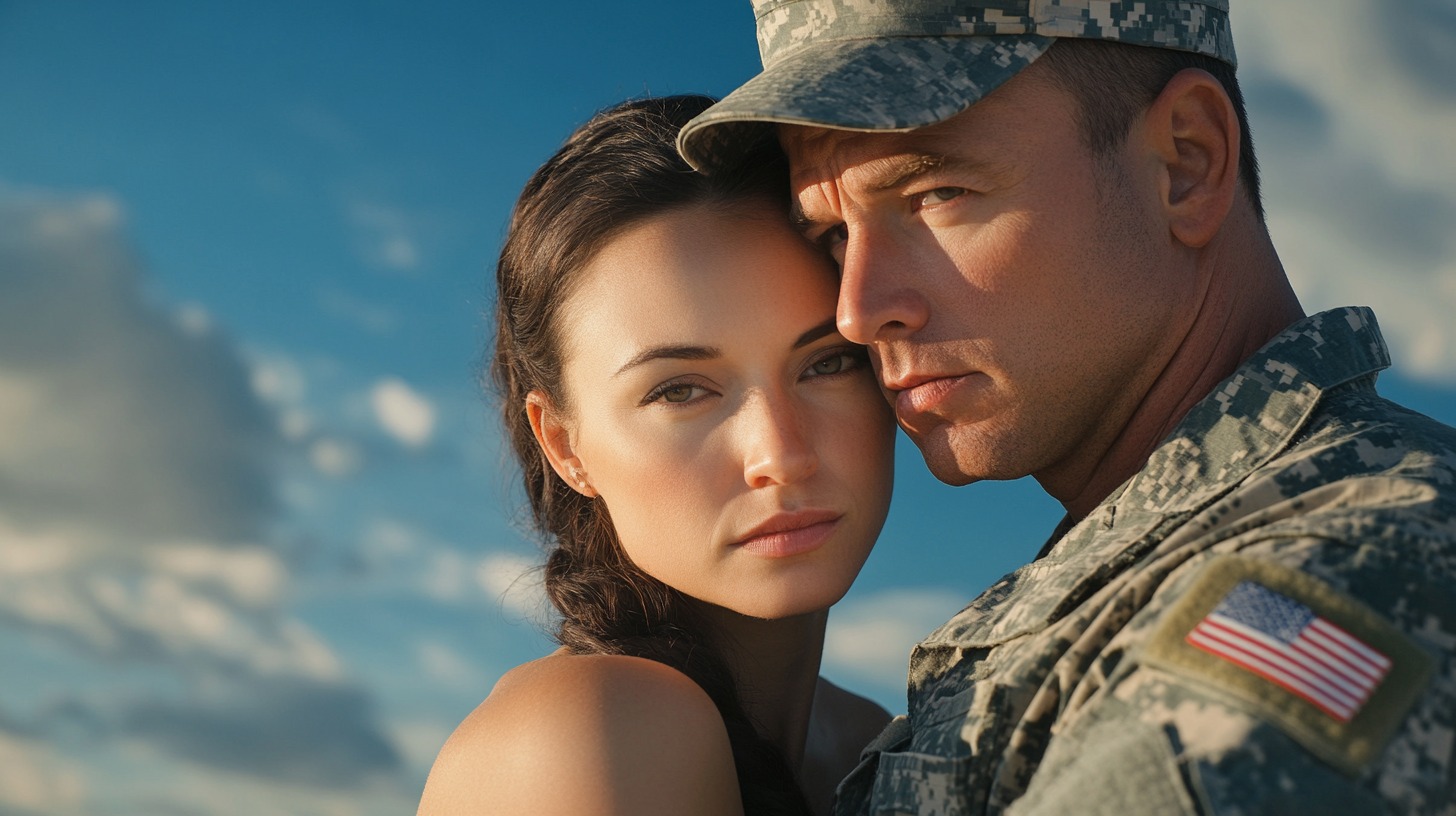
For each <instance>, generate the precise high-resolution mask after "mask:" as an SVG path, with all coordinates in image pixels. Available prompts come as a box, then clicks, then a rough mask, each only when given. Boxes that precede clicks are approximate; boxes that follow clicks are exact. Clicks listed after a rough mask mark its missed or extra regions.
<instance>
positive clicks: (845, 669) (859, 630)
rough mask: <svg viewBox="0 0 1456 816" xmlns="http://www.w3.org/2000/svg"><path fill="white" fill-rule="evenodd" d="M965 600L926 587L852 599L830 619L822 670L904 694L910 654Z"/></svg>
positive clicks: (966, 599)
mask: <svg viewBox="0 0 1456 816" xmlns="http://www.w3.org/2000/svg"><path fill="white" fill-rule="evenodd" d="M969 600H970V599H969V598H967V597H965V596H964V595H962V594H960V593H956V592H952V591H950V590H944V589H936V588H931V587H924V588H913V589H912V588H901V589H888V590H883V591H880V592H876V593H873V594H868V595H864V596H860V597H854V596H851V597H850V598H849V599H847V600H845V601H844V602H842V603H840V604H839V605H838V606H836V607H834V609H833V611H831V612H830V614H829V628H828V631H827V632H826V633H825V637H824V667H825V670H826V671H827V672H831V673H835V674H841V673H842V674H843V675H844V676H846V677H847V678H850V679H852V680H857V681H860V682H864V683H869V684H873V685H875V686H877V687H878V688H880V689H884V690H889V691H900V692H903V691H904V688H905V673H906V668H907V667H908V665H909V662H910V649H911V648H912V647H914V646H915V644H916V643H919V642H920V640H921V639H922V638H924V637H925V636H926V635H928V634H930V632H931V631H933V630H934V629H935V628H936V627H938V626H940V625H941V624H942V623H945V622H946V621H947V620H949V619H950V617H951V616H952V615H954V614H955V613H957V612H959V611H960V610H961V609H962V608H963V607H964V606H965V605H966V603H967V602H968V601H969Z"/></svg>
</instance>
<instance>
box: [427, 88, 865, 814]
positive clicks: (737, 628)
mask: <svg viewBox="0 0 1456 816" xmlns="http://www.w3.org/2000/svg"><path fill="white" fill-rule="evenodd" d="M711 102H712V100H710V99H708V98H706V97H672V98H665V99H650V100H642V101H636V102H629V103H626V104H623V105H621V106H619V107H617V108H614V109H612V110H609V111H606V112H604V113H602V114H600V115H598V116H597V117H596V118H594V119H593V120H592V121H591V122H589V123H587V124H586V125H585V126H583V127H582V128H581V129H580V130H579V131H578V132H577V133H576V134H574V135H573V136H572V138H571V139H570V140H569V141H568V142H567V143H566V144H565V145H564V146H563V147H562V148H561V150H560V151H558V153H557V154H556V155H555V156H554V157H553V158H552V159H551V160H550V161H548V162H547V163H546V164H545V165H544V166H543V167H542V168H541V169H540V170H539V171H537V173H536V174H535V176H534V177H532V179H531V180H530V181H529V182H528V183H527V185H526V188H525V191H524V192H523V193H522V195H521V199H520V201H519V202H518V203H517V205H516V210H515V214H514V217H513V219H512V222H511V228H510V233H509V235H508V237H507V239H506V243H505V246H504V248H503V249H502V252H501V259H500V264H499V266H498V269H497V285H498V306H497V320H498V326H497V337H496V356H495V360H494V363H493V368H492V373H493V376H494V379H495V382H496V385H497V387H498V388H499V390H500V392H501V398H502V409H503V414H504V419H505V423H506V426H507V427H508V428H509V430H510V434H511V439H512V443H513V445H514V448H515V453H516V456H517V457H518V459H519V462H520V466H521V469H522V471H523V475H524V479H525V487H526V494H527V496H528V497H529V498H530V501H531V508H532V511H533V513H534V518H535V521H536V523H537V525H538V526H539V527H540V528H541V529H542V530H543V531H544V532H545V533H546V534H548V536H549V537H550V538H551V539H552V541H553V544H554V550H553V551H552V552H551V554H550V556H549V558H548V561H547V564H546V589H547V592H548V594H549V595H550V597H551V600H552V603H553V604H554V605H555V606H556V608H557V610H558V611H559V613H560V614H561V618H562V620H561V624H560V627H559V630H558V632H557V639H558V640H559V641H560V643H561V644H562V647H561V648H560V649H559V650H557V651H556V652H555V653H554V654H552V655H550V656H548V657H545V658H542V659H540V660H537V661H534V662H532V663H528V664H526V665H524V666H520V667H517V668H516V669H513V670H512V671H510V672H509V673H507V674H506V676H505V677H503V678H502V679H501V680H500V682H499V683H498V684H497V685H496V687H495V689H494V690H493V691H492V692H491V694H490V696H489V697H488V698H487V699H486V700H485V702H484V703H482V704H481V706H480V707H479V708H478V709H476V711H475V712H474V713H472V714H471V715H470V716H469V717H468V718H467V719H466V720H465V722H464V723H462V724H461V726H460V727H459V729H457V730H456V732H455V734H454V735H453V736H452V737H451V738H450V740H449V742H448V743H447V744H446V745H445V747H444V748H443V749H442V750H441V752H440V756H439V757H438V759H437V760H436V762H435V766H434V768H433V769H432V771H431V773H430V780H429V782H428V784H427V785H426V789H425V793H424V797H423V799H422V801H421V804H420V813H421V814H428V815H429V816H438V815H439V814H466V813H470V814H477V813H533V814H536V813H562V814H573V816H582V815H583V814H634V815H635V814H673V816H680V815H681V814H701V815H703V816H716V814H735V815H736V814H762V813H825V812H827V811H828V806H829V801H830V798H831V797H832V792H833V788H834V785H835V784H836V782H837V781H838V779H839V778H840V777H841V776H843V775H844V774H845V773H847V772H848V770H849V769H850V767H851V766H852V764H853V763H854V761H855V758H856V755H857V753H858V751H859V749H860V748H861V747H862V746H863V745H864V744H865V743H866V742H868V741H869V739H870V738H872V737H873V736H874V735H875V734H876V733H878V731H879V729H880V727H881V726H882V725H883V724H884V722H885V721H886V719H887V715H886V713H885V712H884V710H883V709H881V708H879V707H878V706H876V705H874V704H873V703H870V702H868V701H867V700H864V699H862V698H859V697H856V696H854V695H851V694H849V693H847V692H845V691H842V690H840V689H838V688H836V687H834V686H832V685H831V684H829V683H827V682H826V681H824V680H822V679H821V678H819V676H818V668H819V659H820V654H821V651H822V646H823V639H824V626H825V621H826V619H827V614H828V608H829V606H830V605H831V604H833V603H835V602H836V601H838V600H839V599H840V597H842V596H843V594H844V593H845V591H846V590H847V589H848V588H849V585H850V582H851V581H852V580H853V579H854V577H855V575H856V574H857V573H858V571H859V569H860V567H861V565H862V564H863V563H864V560H865V558H866V557H867V556H868V554H869V550H870V547H871V546H872V544H873V542H874V539H875V537H876V536H877V535H878V533H879V530H880V526H881V524H882V523H883V522H884V517H885V513H886V511H887V508H888V504H889V498H890V482H891V462H892V453H893V420H892V416H891V414H890V411H889V409H888V407H887V406H886V404H885V402H884V400H883V399H882V398H881V396H880V393H879V391H878V388H877V387H876V385H875V382H874V379H873V376H872V374H871V372H870V370H869V366H868V364H867V361H866V357H865V354H864V350H863V349H862V348H860V347H857V346H854V345H852V344H850V343H848V342H847V341H845V340H844V338H842V337H841V336H840V335H839V333H838V332H837V331H836V329H835V320H834V309H835V290H836V279H835V275H834V272H833V270H832V268H831V266H830V265H829V263H828V262H827V260H826V259H825V258H824V257H823V255H822V253H820V252H818V251H817V250H816V249H815V248H813V247H812V246H810V245H809V244H808V243H806V242H805V241H804V240H803V239H802V238H801V237H800V236H799V235H798V234H797V233H796V232H795V231H794V229H793V228H792V227H791V226H790V225H789V217H788V213H787V209H786V202H785V201H784V194H783V191H784V190H785V188H786V179H785V170H784V166H783V163H782V159H781V158H779V157H777V156H776V155H767V154H766V155H764V156H759V157H755V158H754V159H753V160H751V161H750V162H748V163H746V164H745V167H744V169H742V170H740V171H725V172H722V173H719V174H716V175H715V176H713V177H711V178H709V177H704V176H701V175H697V174H694V173H692V172H691V171H690V170H689V169H688V167H687V166H686V165H685V164H684V163H683V162H682V161H681V160H680V159H679V158H678V156H677V153H676V151H675V150H674V148H673V140H674V137H675V136H676V134H677V131H678V129H679V128H680V127H681V126H682V125H683V124H684V123H685V122H687V121H688V120H689V119H691V118H692V117H693V116H694V115H696V114H697V113H699V112H701V111H702V110H703V109H704V108H705V107H707V106H708V105H709V104H711Z"/></svg>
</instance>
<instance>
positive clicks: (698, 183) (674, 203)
mask: <svg viewBox="0 0 1456 816" xmlns="http://www.w3.org/2000/svg"><path fill="white" fill-rule="evenodd" d="M712 103H713V100H712V99H711V98H709V97H705V96H672V97H663V98H657V99H641V100H634V101H630V102H626V103H623V104H621V105H618V106H616V107H614V108H610V109H608V110H605V111H603V112H601V113H599V114H597V116H595V117H594V118H592V120H591V121H589V122H587V123H586V124H585V125H583V126H582V127H581V128H580V129H578V130H577V131H576V132H575V133H574V134H572V136H571V137H570V138H569V139H568V140H567V141H566V144H564V145H563V146H562V147H561V149H560V150H558V151H557V152H556V154H555V155H554V156H552V157H551V158H550V159H549V160H548V161H547V162H546V163H545V164H544V165H542V166H541V168H540V169H539V170H537V171H536V173H535V175H533V176H532V177H531V179H530V180H529V181H528V182H527V183H526V187H525V189H524V190H523V191H522V192H521V197H520V199H519V201H517V203H516V208H515V212H514V214H513V215H512V218H511V224H510V230H509V233H508V234H507V236H506V241H505V245H504V246H503V247H502V249H501V254H500V262H499V264H498V265H497V267H496V287H497V288H496V298H497V300H496V339H495V357H494V360H493V361H492V363H491V375H492V379H493V380H494V383H495V386H496V389H497V392H498V396H499V399H500V408H501V418H502V420H503V421H504V424H505V429H506V432H507V433H508V435H509V437H510V441H511V445H512V446H513V448H514V451H515V455H516V459H517V460H518V462H519V464H520V468H521V477H522V480H523V483H524V486H525V492H526V497H527V498H528V499H529V501H530V506H531V514H532V517H533V520H534V522H535V525H536V527H537V528H538V529H539V530H541V531H542V532H543V533H544V534H545V535H546V537H547V539H548V541H549V544H550V546H551V551H550V555H549V556H548V557H547V560H546V591H547V595H548V596H549V597H550V599H551V603H552V604H553V605H554V606H555V607H556V609H557V611H558V612H559V613H560V615H561V620H560V623H559V625H558V626H557V630H556V633H555V634H556V639H557V641H558V642H560V643H561V644H562V645H563V646H565V647H566V648H567V649H568V650H569V651H570V652H572V653H574V654H617V655H632V656H636V657H645V658H649V659H652V660H656V661H658V662H661V663H664V664H666V665H668V666H672V667H673V668H675V669H678V670H679V671H681V672H683V673H684V674H686V675H687V676H688V677H690V678H692V679H693V680H694V681H695V682H696V683H697V684H698V685H699V686H701V687H702V688H703V690H704V691H705V692H706V693H707V694H708V696H709V697H711V698H712V700H713V702H714V703H715V704H716V705H717V707H718V711H719V712H720V713H721V714H722V716H723V721H724V724H725V725H726V726H727V729H728V736H729V740H730V742H731V744H732V747H733V759H734V763H735V765H736V768H737V773H738V783H739V790H740V792H741V793H742V796H743V805H744V809H745V812H746V813H749V814H807V813H808V812H809V811H808V807H807V805H806V804H805V802H804V798H803V794H802V792H801V791H800V789H799V787H798V784H797V782H796V781H795V779H794V774H793V772H792V771H791V770H790V769H789V767H788V765H787V763H786V762H785V761H784V759H783V757H782V756H781V755H780V754H779V752H778V751H777V750H776V749H775V748H774V746H773V745H772V744H770V743H769V742H768V741H767V740H765V739H763V738H762V737H761V736H760V735H759V733H758V731H757V730H756V729H755V728H754V726H753V723H751V722H750V721H749V719H748V716H747V714H746V713H745V712H744V709H743V706H742V704H741V703H740V701H739V695H738V689H737V688H736V686H735V685H734V682H733V679H732V677H731V675H730V674H729V671H728V668H727V666H726V665H725V664H724V662H723V660H722V658H721V657H720V656H719V654H718V652H717V650H716V649H715V648H714V647H713V645H712V643H711V642H710V638H709V636H708V634H709V633H708V631H707V629H706V627H705V624H704V622H703V621H702V620H701V619H700V616H699V615H698V614H697V613H696V611H695V607H694V604H693V603H692V602H691V601H690V600H689V599H688V598H686V597H685V596H684V595H683V594H682V593H680V592H678V591H677V590H675V589H673V588H671V587H669V586H667V585H666V584H664V583H662V582H661V581H658V580H657V579H655V578H653V577H652V576H650V575H648V574H647V573H645V572H643V571H642V570H641V569H639V568H638V567H637V566H636V565H635V564H633V563H632V561H631V560H630V559H629V558H628V557H627V555H626V553H625V552H624V551H623V549H622V547H621V546H620V544H619V543H618V540H617V536H616V532H615V529H614V528H613V526H612V520H611V517H610V516H609V515H608V512H607V508H606V505H605V504H604V503H603V502H602V501H600V500H594V499H591V498H588V497H586V496H583V495H581V494H580V493H577V492H576V491H575V490H572V489H571V487H569V486H568V485H567V484H566V483H565V482H563V481H562V480H561V479H560V478H558V477H557V475H556V473H555V472H554V471H553V470H552V469H551V467H550V465H549V463H548V462H547V460H546V458H545V454H544V453H543V452H542V451H541V450H540V448H539V447H538V446H537V444H536V439H535V436H534V435H533V433H532V431H531V425H530V422H529V421H528V419H527V416H526V412H525V405H526V396H527V395H528V394H530V393H531V392H532V391H540V392H541V393H543V394H545V395H546V396H547V397H548V398H549V399H550V400H551V402H552V404H553V405H554V406H555V407H556V408H557V409H559V410H563V411H568V412H569V411H570V405H569V401H568V400H567V394H566V393H564V389H563V388H562V385H561V370H562V359H561V347H562V346H561V326H560V325H559V315H560V310H561V306H562V304H563V303H564V302H565V301H566V299H567V298H568V297H569V296H570V294H571V292H572V290H573V287H574V286H575V285H576V283H577V281H578V279H579V277H580V275H579V273H580V271H581V270H582V268H583V267H585V266H586V265H587V263H588V262H589V261H590V260H591V259H592V258H593V257H594V256H595V255H596V253H597V252H599V251H600V250H601V249H602V248H603V247H604V246H606V244H607V243H608V242H610V241H611V240H612V239H613V238H615V237H617V236H618V235H620V234H621V233H622V232H623V231H625V230H627V229H628V228H630V227H632V226H633V225H635V224H638V223H640V222H641V221H642V220H643V219H646V218H649V217H652V216H656V215H660V214H663V213H666V212H669V211H672V210H676V209H679V208H682V207H688V206H710V207H722V208H724V210H725V211H727V210H730V209H745V204H749V205H750V207H751V208H752V210H755V211H763V210H765V209H767V210H768V211H769V212H770V213H773V214H774V215H776V216H780V217H784V218H787V203H786V197H787V190H788V178H787V167H786V164H785V162H784V160H783V157H782V155H781V154H780V153H779V151H778V150H777V149H776V147H775V146H773V145H765V146H764V147H763V149H762V150H760V151H758V152H756V153H754V154H753V155H750V156H748V157H746V158H745V159H744V160H743V162H742V163H740V164H738V165H735V166H734V167H732V168H725V169H723V170H721V171H719V172H716V173H714V174H713V175H712V176H711V177H709V176H705V175H701V174H698V173H695V172H693V170H692V169H691V168H690V167H688V166H687V164H686V163H684V162H683V161H682V159H680V158H679V157H678V154H677V150H676V148H675V147H674V143H675V139H676V137H677V132H678V130H679V129H680V128H681V127H682V126H683V125H684V124H686V123H687V121H688V120H689V119H691V118H692V117H693V116H696V115H697V114H699V113H701V112H702V111H703V110H704V109H706V108H707V107H708V106H709V105H711V104H712ZM775 203H777V206H778V207H779V208H780V210H779V212H777V213H775V212H774V210H773V209H772V207H773V205H774V204H775Z"/></svg>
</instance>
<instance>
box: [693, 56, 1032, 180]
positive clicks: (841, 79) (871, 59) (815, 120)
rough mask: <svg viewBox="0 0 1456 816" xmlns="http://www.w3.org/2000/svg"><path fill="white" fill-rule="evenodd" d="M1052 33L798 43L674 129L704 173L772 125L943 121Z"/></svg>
mask: <svg viewBox="0 0 1456 816" xmlns="http://www.w3.org/2000/svg"><path fill="white" fill-rule="evenodd" d="M1052 41H1053V40H1052V38H1051V37H1040V36H1034V35H1021V36H1006V35H1001V36H994V37H971V36H966V37H888V38H876V39H864V40H848V41H843V40H841V41H831V42H824V43H818V44H813V45H809V46H805V47H803V48H801V49H800V50H797V51H795V52H794V53H792V54H790V55H788V56H786V57H784V58H783V59H782V60H780V61H778V62H775V63H774V64H773V65H772V66H771V67H769V68H766V69H764V71H763V73H761V74H759V75H758V76H756V77H754V78H753V79H750V80H749V81H748V82H746V83H744V84H743V86H742V87H740V88H739V89H738V90H736V91H734V92H733V93H731V94H729V95H728V96H726V97H724V98H723V100H722V101H721V102H719V103H718V104H716V105H714V106H712V107H711V108H708V109H707V110H706V111H704V112H703V113H701V114H699V115H698V116H697V117H696V118H694V119H693V120H692V121H690V122H688V123H687V125H686V126H684V127H683V129H682V132H681V133H679V134H678V142H677V144H678V150H679V152H681V153H682V155H683V158H684V159H686V160H687V162H688V164H690V165H692V166H693V167H694V168H696V169H698V170H705V171H710V170H711V169H712V168H714V167H717V166H721V165H723V164H725V163H727V162H728V161H729V160H731V159H732V158H733V157H735V156H737V155H741V154H742V153H743V152H746V151H747V150H748V149H750V148H751V147H753V146H754V145H755V144H757V143H759V142H761V141H762V140H764V139H766V138H771V137H772V136H773V128H772V126H773V125H774V124H791V125H809V126H813V127H824V128H833V129H837V130H858V131H906V130H914V129H915V128H920V127H925V126H926V125H932V124H935V123H936V122H940V121H944V120H946V119H949V118H950V117H952V116H955V115H956V114H958V113H960V112H961V111H964V110H965V109H966V108H969V107H970V106H971V105H973V104H975V103H976V101H977V100H979V99H981V97H983V96H985V95H986V94H988V93H990V92H991V91H993V90H995V89H996V88H997V87H998V86H1000V85H1001V83H1003V82H1005V81H1006V80H1008V79H1010V78H1011V77H1013V76H1015V75H1016V73H1017V72H1018V71H1020V70H1021V69H1023V68H1025V67H1026V66H1027V65H1030V64H1031V62H1032V61H1033V60H1035V59H1036V58H1037V57H1039V56H1041V54H1042V53H1043V52H1045V51H1046V49H1047V48H1048V47H1050V45H1051V43H1052Z"/></svg>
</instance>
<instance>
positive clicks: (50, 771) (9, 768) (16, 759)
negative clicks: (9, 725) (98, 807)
mask: <svg viewBox="0 0 1456 816" xmlns="http://www.w3.org/2000/svg"><path fill="white" fill-rule="evenodd" d="M88 793H89V790H88V786H87V784H86V777H85V773H84V771H83V770H82V769H81V768H80V767H78V766H77V765H76V764H75V763H73V762H71V761H68V760H66V759H63V758H62V757H60V756H59V755H58V754H57V753H56V752H55V751H54V750H53V749H52V748H51V747H50V746H49V745H46V744H45V743H44V742H39V741H36V740H31V739H26V738H23V737H18V736H12V735H7V734H5V733H3V732H0V811H8V810H9V809H10V808H15V809H17V810H25V811H29V812H33V813H65V812H70V811H79V810H80V806H81V805H82V804H83V803H84V802H85V801H86V800H87V798H88Z"/></svg>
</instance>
